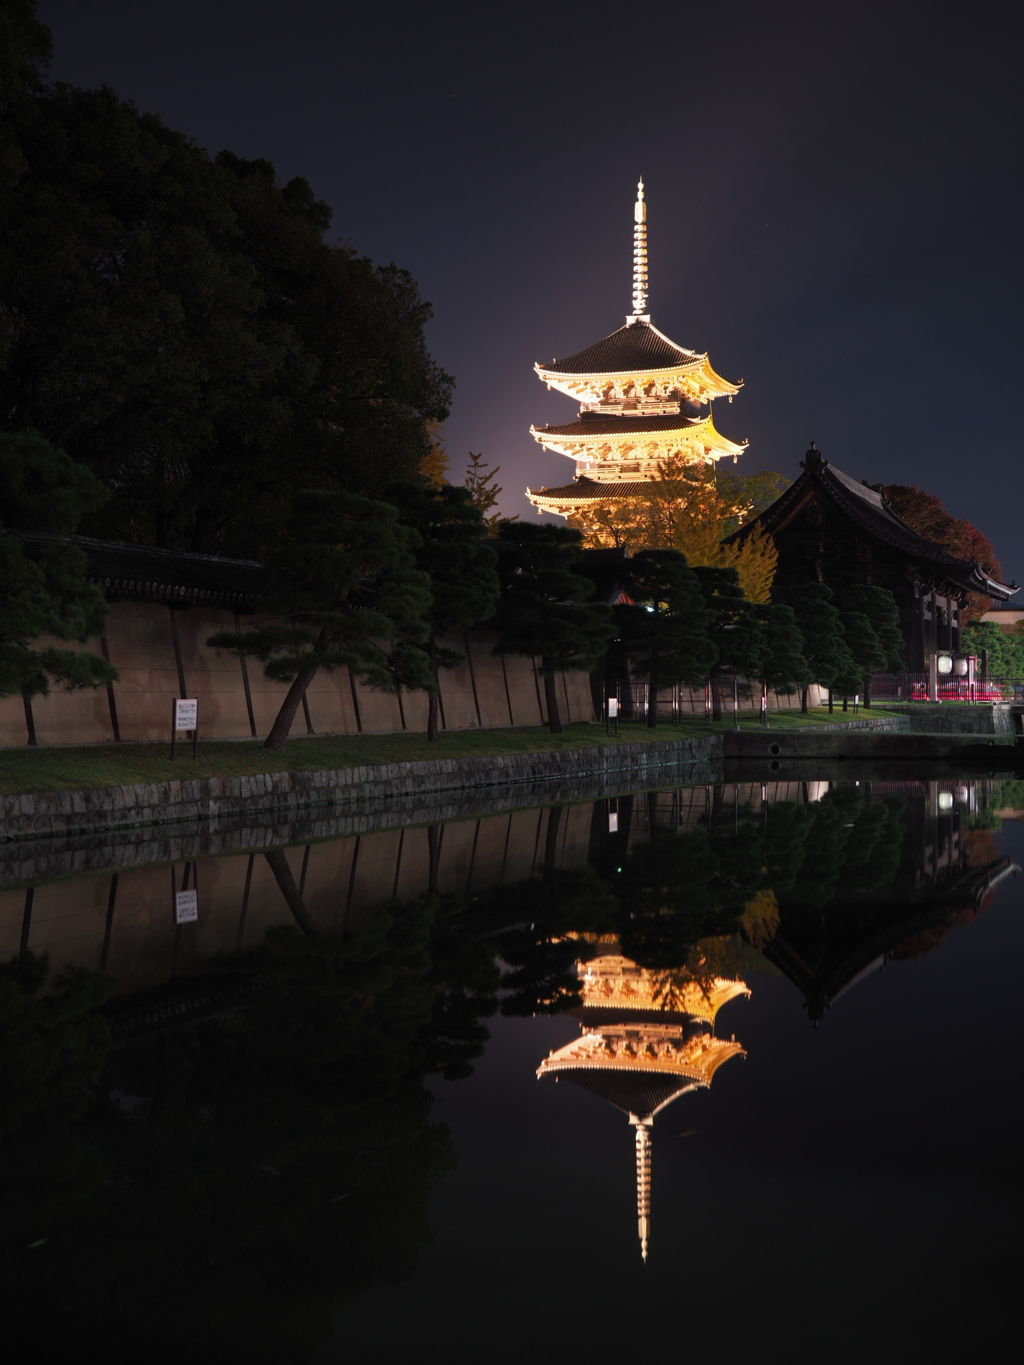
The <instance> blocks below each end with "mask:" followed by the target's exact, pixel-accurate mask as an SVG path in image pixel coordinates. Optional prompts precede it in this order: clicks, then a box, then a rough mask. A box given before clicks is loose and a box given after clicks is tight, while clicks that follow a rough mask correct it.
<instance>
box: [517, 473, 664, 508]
mask: <svg viewBox="0 0 1024 1365" xmlns="http://www.w3.org/2000/svg"><path fill="white" fill-rule="evenodd" d="M653 482H654V480H653V479H634V480H632V481H630V482H629V483H598V481H597V480H596V479H588V478H586V476H585V475H582V474H581V475H580V477H579V478H577V479H574V480H573V481H572V483H566V484H562V485H561V487H559V488H528V489H527V490H526V493H527V496H528V497H529V498H531V499H532V500H533V501H534V502H549V501H552V500H554V501H555V502H559V501H562V502H568V501H572V502H599V501H601V500H603V499H605V498H642V497H646V496H647V495H648V494H649V493H650V491H651V484H652V483H653Z"/></svg>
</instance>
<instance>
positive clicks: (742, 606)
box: [693, 565, 766, 720]
mask: <svg viewBox="0 0 1024 1365" xmlns="http://www.w3.org/2000/svg"><path fill="white" fill-rule="evenodd" d="M693 572H694V573H695V574H696V576H697V581H698V582H699V583H700V589H701V593H702V594H703V597H704V605H705V607H706V608H707V609H708V613H709V617H708V634H709V635H710V637H711V639H712V641H713V642H714V645H715V649H716V651H717V654H718V658H717V660H716V661H715V662H714V663H713V665H712V667H711V705H712V716H713V719H715V720H721V719H722V695H721V679H722V677H723V676H724V675H725V674H731V675H732V676H733V677H741V678H759V677H761V673H762V662H763V659H764V651H765V643H766V634H765V627H764V623H763V621H762V613H760V612H759V611H758V609H757V607H756V606H754V604H753V603H751V602H748V601H747V599H746V598H745V597H744V595H743V589H742V588H741V587H740V581H739V575H738V574H737V572H736V570H735V569H732V568H709V567H707V566H705V565H696V566H695V567H694V570H693Z"/></svg>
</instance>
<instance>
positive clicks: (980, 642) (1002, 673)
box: [961, 621, 1024, 682]
mask: <svg viewBox="0 0 1024 1365" xmlns="http://www.w3.org/2000/svg"><path fill="white" fill-rule="evenodd" d="M961 642H962V644H963V647H964V649H966V650H968V651H969V652H970V653H972V654H977V655H978V656H979V658H980V657H981V655H982V652H983V651H986V652H987V653H988V671H989V673H990V674H991V675H992V676H993V677H996V678H999V679H1000V680H1004V679H1005V680H1006V681H1008V682H1009V681H1014V682H1016V681H1018V680H1019V679H1024V631H1022V630H1021V628H1020V623H1019V622H1018V624H1017V625H1016V626H1014V628H1013V630H1011V631H1007V632H1003V631H1001V630H1000V629H999V627H998V626H997V625H996V623H995V622H994V621H972V622H971V624H970V625H969V626H967V627H966V628H965V629H964V632H963V635H962V637H961Z"/></svg>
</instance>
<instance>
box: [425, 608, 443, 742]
mask: <svg viewBox="0 0 1024 1365" xmlns="http://www.w3.org/2000/svg"><path fill="white" fill-rule="evenodd" d="M428 653H429V655H430V675H431V677H432V678H433V679H434V691H433V692H430V693H428V695H427V739H428V740H435V739H437V713H438V710H439V702H440V696H441V690H440V685H439V683H438V680H437V671H438V670H437V636H436V635H435V634H434V633H433V632H431V635H430V645H429V648H428Z"/></svg>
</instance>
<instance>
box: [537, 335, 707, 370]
mask: <svg viewBox="0 0 1024 1365" xmlns="http://www.w3.org/2000/svg"><path fill="white" fill-rule="evenodd" d="M703 358H704V357H703V356H702V355H700V354H699V353H697V352H696V351H688V350H686V348H685V347H683V346H677V345H676V343H675V342H674V341H670V340H669V339H668V337H667V336H663V335H662V333H661V332H659V331H658V329H657V327H654V326H652V325H651V323H649V322H633V323H627V324H626V326H625V327H620V328H619V330H618V331H617V332H612V333H611V335H610V336H606V337H604V338H603V340H601V341H599V342H597V343H596V344H595V345H593V346H588V347H587V348H586V350H585V351H578V352H577V353H576V355H571V356H568V357H566V359H565V360H554V361H552V363H551V364H550V365H541V367H540V368H541V369H542V370H548V371H550V372H551V373H552V374H631V373H632V372H633V371H634V370H668V369H672V368H673V367H677V366H682V365H695V364H697V363H698V362H699V361H701V360H703Z"/></svg>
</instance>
